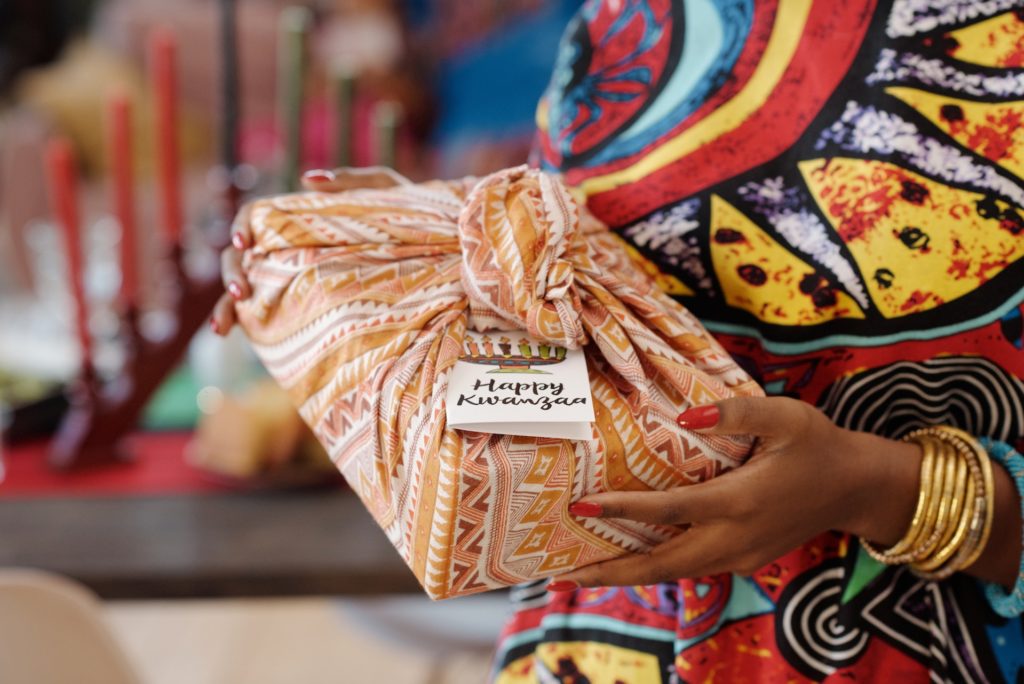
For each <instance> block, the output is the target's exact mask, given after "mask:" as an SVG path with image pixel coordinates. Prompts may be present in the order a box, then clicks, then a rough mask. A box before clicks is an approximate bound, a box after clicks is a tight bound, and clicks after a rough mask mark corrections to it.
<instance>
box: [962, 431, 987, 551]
mask: <svg viewBox="0 0 1024 684" xmlns="http://www.w3.org/2000/svg"><path fill="white" fill-rule="evenodd" d="M958 432H959V431H958ZM961 434H963V435H964V436H965V437H966V438H967V439H968V440H970V441H969V444H970V445H971V448H973V449H974V452H975V453H976V454H977V455H978V461H979V462H980V464H981V472H982V474H983V475H984V478H985V520H984V523H983V526H982V529H981V539H979V540H978V542H977V544H976V546H975V547H974V548H973V549H972V550H971V552H970V553H968V554H967V555H966V557H965V558H964V559H963V560H962V561H961V564H960V567H959V568H958V569H960V570H963V569H965V568H968V567H970V566H971V565H973V564H974V563H975V562H976V561H977V560H978V558H980V557H981V554H982V553H983V552H984V550H985V546H986V545H987V544H988V539H989V537H990V536H991V534H992V521H993V519H994V518H995V512H996V510H995V509H996V507H995V482H994V476H993V474H992V460H991V459H990V458H989V457H988V454H987V453H986V452H985V450H984V449H983V448H982V447H981V445H980V444H978V442H977V441H975V439H974V438H973V437H971V436H970V435H967V434H966V433H961Z"/></svg>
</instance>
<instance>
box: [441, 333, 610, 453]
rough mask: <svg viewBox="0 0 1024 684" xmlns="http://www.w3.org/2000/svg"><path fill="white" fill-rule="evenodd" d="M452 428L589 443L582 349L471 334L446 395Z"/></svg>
mask: <svg viewBox="0 0 1024 684" xmlns="http://www.w3.org/2000/svg"><path fill="white" fill-rule="evenodd" d="M445 405H446V408H447V416H448V425H450V426H451V427H454V428H459V429H461V430H473V431H474V432H490V433H494V434H501V435H523V436H527V437H556V438H562V439H591V437H592V436H593V435H592V431H591V423H592V422H593V421H594V402H593V399H592V398H591V396H590V379H589V378H588V376H587V361H586V359H585V358H584V357H583V351H582V350H575V351H574V350H570V349H564V348H562V347H555V346H553V345H550V344H547V343H546V342H540V341H538V340H535V339H533V338H531V337H529V336H528V335H526V334H525V333H523V332H519V331H501V330H495V331H492V332H490V333H476V332H472V331H468V332H467V333H466V339H465V341H464V342H463V356H462V358H461V359H460V360H459V361H457V362H456V363H455V368H453V369H452V376H451V379H450V381H449V383H448V395H447V396H446V397H445Z"/></svg>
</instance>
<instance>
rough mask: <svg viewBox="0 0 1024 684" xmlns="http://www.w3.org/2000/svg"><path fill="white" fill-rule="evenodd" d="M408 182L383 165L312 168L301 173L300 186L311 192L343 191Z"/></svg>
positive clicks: (391, 185) (388, 186)
mask: <svg viewBox="0 0 1024 684" xmlns="http://www.w3.org/2000/svg"><path fill="white" fill-rule="evenodd" d="M405 183H408V180H406V179H405V178H404V177H403V176H400V175H399V174H397V173H395V172H394V171H392V170H391V169H388V168H385V167H383V166H368V167H365V168H344V169H334V170H333V171H329V170H327V169H314V170H312V171H307V172H306V173H304V174H303V175H302V187H303V188H305V189H306V190H312V191H313V192H343V191H345V190H353V189H356V188H393V187H394V186H396V185H403V184H405Z"/></svg>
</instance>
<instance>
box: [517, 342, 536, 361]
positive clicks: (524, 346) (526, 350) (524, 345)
mask: <svg viewBox="0 0 1024 684" xmlns="http://www.w3.org/2000/svg"><path fill="white" fill-rule="evenodd" d="M519 353H520V354H521V355H522V356H523V358H524V359H528V358H530V357H532V356H533V349H532V348H531V347H530V340H528V339H526V338H525V337H524V338H522V339H521V340H519Z"/></svg>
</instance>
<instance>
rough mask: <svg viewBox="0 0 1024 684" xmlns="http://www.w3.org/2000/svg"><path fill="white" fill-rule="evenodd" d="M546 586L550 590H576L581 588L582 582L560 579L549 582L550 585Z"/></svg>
mask: <svg viewBox="0 0 1024 684" xmlns="http://www.w3.org/2000/svg"><path fill="white" fill-rule="evenodd" d="M544 588H545V589H547V590H548V591H576V590H577V589H579V588H580V583H579V582H574V581H572V580H559V581H557V582H548V586H546V587H544Z"/></svg>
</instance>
